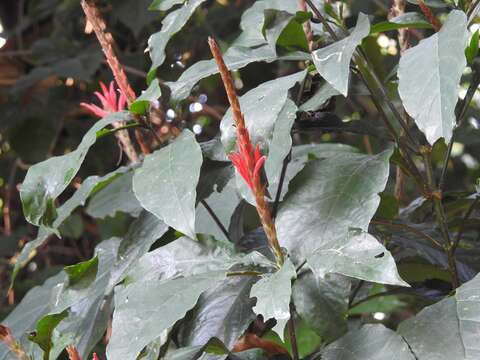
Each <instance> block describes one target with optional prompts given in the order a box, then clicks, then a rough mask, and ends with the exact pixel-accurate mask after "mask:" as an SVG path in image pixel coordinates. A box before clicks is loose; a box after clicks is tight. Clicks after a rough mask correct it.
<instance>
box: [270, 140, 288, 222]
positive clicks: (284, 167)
mask: <svg viewBox="0 0 480 360" xmlns="http://www.w3.org/2000/svg"><path fill="white" fill-rule="evenodd" d="M291 160H292V149H291V148H290V152H289V153H288V155H287V156H286V157H285V159H283V165H282V172H281V173H280V181H279V182H278V188H277V192H276V194H275V201H274V202H273V208H272V217H273V218H274V219H275V218H276V217H277V212H278V205H279V204H280V197H281V196H282V189H283V184H284V183H285V175H286V174H287V167H288V164H289V163H290V161H291Z"/></svg>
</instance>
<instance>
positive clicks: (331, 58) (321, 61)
mask: <svg viewBox="0 0 480 360" xmlns="http://www.w3.org/2000/svg"><path fill="white" fill-rule="evenodd" d="M369 33H370V22H369V20H368V16H367V15H365V14H362V13H360V14H359V16H358V21H357V26H356V27H355V29H354V30H353V32H352V33H351V34H350V35H349V36H348V37H346V38H345V39H342V40H340V41H337V42H335V43H333V44H331V45H328V46H326V47H324V48H321V49H318V50H316V51H314V52H313V53H312V58H313V62H314V64H315V67H316V68H317V71H318V73H319V74H320V75H321V76H322V77H323V78H324V79H325V80H327V81H328V82H329V83H330V85H332V86H333V88H334V89H335V90H337V91H339V92H340V93H341V94H343V95H344V96H347V94H348V81H349V76H350V61H351V59H352V56H353V53H354V52H355V49H356V48H357V46H358V45H360V44H361V43H362V40H363V39H364V38H365V37H367V36H368V34H369Z"/></svg>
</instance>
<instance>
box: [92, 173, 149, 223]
mask: <svg viewBox="0 0 480 360" xmlns="http://www.w3.org/2000/svg"><path fill="white" fill-rule="evenodd" d="M133 175H134V172H133V171H130V172H128V173H126V174H124V175H122V176H118V177H116V178H115V179H114V180H113V181H112V182H111V183H110V184H108V186H105V187H104V188H103V189H100V190H99V191H98V192H96V193H95V194H94V195H93V196H92V198H91V199H90V201H89V202H88V206H87V209H86V212H87V214H88V215H90V216H91V217H94V218H97V219H105V218H106V217H107V216H111V217H114V216H115V214H116V213H118V212H122V213H126V214H129V215H131V216H133V217H138V216H139V215H140V213H141V212H142V210H143V208H142V205H140V203H139V202H138V200H137V198H136V197H135V194H134V193H133V187H132V180H133Z"/></svg>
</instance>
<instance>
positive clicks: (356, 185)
mask: <svg viewBox="0 0 480 360" xmlns="http://www.w3.org/2000/svg"><path fill="white" fill-rule="evenodd" d="M391 153H392V151H391V150H387V151H384V152H382V153H380V154H378V155H374V156H372V155H360V154H354V153H339V154H337V155H334V156H331V157H328V158H326V159H324V160H314V161H310V162H309V163H307V165H306V166H305V167H304V169H303V170H302V171H301V172H300V173H299V174H298V175H297V176H296V177H295V179H294V180H293V181H292V182H291V183H290V189H289V193H288V194H287V196H286V198H285V200H284V202H283V204H282V206H281V207H280V209H279V213H278V216H277V220H276V224H277V231H278V237H279V241H280V244H281V245H282V246H284V247H286V248H287V249H288V250H289V251H290V253H291V254H292V256H293V258H294V260H295V261H296V262H301V261H303V260H304V259H305V258H306V257H307V256H308V255H311V254H312V253H313V252H314V251H315V250H318V249H322V250H328V249H338V248H341V247H342V246H344V245H345V244H346V243H347V242H348V232H349V228H352V227H353V228H359V229H362V230H365V231H366V230H367V228H368V224H369V222H370V220H371V218H372V217H373V215H374V214H375V212H376V210H377V207H378V204H379V203H380V196H378V193H380V192H381V191H383V189H384V188H385V184H386V182H387V179H388V174H389V158H390V155H391Z"/></svg>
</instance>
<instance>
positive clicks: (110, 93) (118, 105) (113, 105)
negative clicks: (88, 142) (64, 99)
mask: <svg viewBox="0 0 480 360" xmlns="http://www.w3.org/2000/svg"><path fill="white" fill-rule="evenodd" d="M100 88H101V90H102V92H99V91H95V93H94V94H95V96H96V97H97V98H98V99H99V100H100V102H101V103H102V107H101V108H100V107H99V106H97V105H95V104H87V103H81V104H80V105H81V106H82V107H84V108H85V109H87V110H89V111H90V112H91V113H92V114H93V115H96V116H98V117H100V118H103V117H105V116H106V115H108V114H109V113H112V112H117V111H122V110H125V108H126V106H127V97H126V95H125V94H124V93H123V92H121V91H120V96H118V99H117V92H116V91H115V83H114V82H113V81H112V82H110V86H109V88H107V86H106V85H105V84H104V83H103V82H101V81H100Z"/></svg>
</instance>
